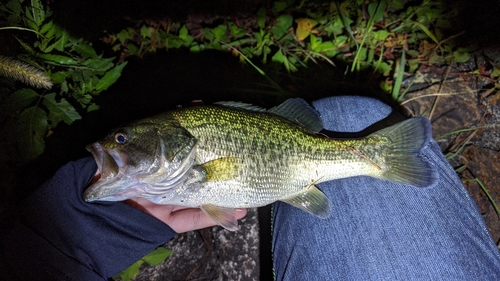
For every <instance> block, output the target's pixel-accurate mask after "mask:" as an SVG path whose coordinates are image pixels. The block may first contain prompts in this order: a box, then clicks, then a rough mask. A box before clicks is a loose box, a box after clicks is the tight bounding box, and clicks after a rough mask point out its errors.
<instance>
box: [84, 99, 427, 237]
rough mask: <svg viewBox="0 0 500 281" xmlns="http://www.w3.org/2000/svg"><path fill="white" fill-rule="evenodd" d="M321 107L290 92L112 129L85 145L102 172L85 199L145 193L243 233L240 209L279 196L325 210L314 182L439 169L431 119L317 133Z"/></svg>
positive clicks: (417, 177)
mask: <svg viewBox="0 0 500 281" xmlns="http://www.w3.org/2000/svg"><path fill="white" fill-rule="evenodd" d="M322 129H323V124H322V121H321V117H320V115H319V114H318V112H317V111H316V110H315V109H314V108H312V107H311V106H310V105H309V104H308V103H307V102H306V101H304V100H302V99H299V98H293V99H288V100H286V101H285V102H284V103H282V104H281V105H278V106H276V107H273V108H271V109H268V110H266V109H264V108H261V107H257V106H253V105H251V104H246V103H241V102H219V103H216V104H213V105H200V106H193V107H186V108H180V109H175V110H172V111H167V112H164V113H161V114H159V115H156V116H153V117H149V118H145V119H141V120H138V121H133V122H130V123H128V124H125V125H123V126H120V127H119V128H116V129H114V130H112V131H111V132H110V133H109V134H108V135H107V136H106V137H104V138H103V139H101V140H99V141H97V142H94V143H92V144H89V145H88V146H87V147H86V148H87V149H88V150H89V151H90V152H91V153H92V155H93V156H94V158H95V160H96V163H97V166H98V169H99V171H100V173H101V177H100V179H99V180H98V181H97V182H95V183H94V184H92V185H91V186H89V187H88V188H87V189H86V190H85V192H84V194H83V198H84V200H85V201H87V202H94V201H121V200H125V199H130V198H135V197H142V198H146V199H147V200H150V201H151V202H154V203H156V204H171V205H179V206H184V207H193V208H200V209H201V210H202V211H203V212H204V213H205V214H206V215H208V216H209V217H210V218H212V219H213V220H214V221H215V222H216V223H217V224H218V225H220V226H222V227H224V228H226V229H228V230H232V231H234V230H237V229H238V222H237V220H236V209H237V208H254V207H261V206H265V205H268V204H271V203H273V202H276V201H282V202H285V203H288V204H290V205H292V206H295V207H297V208H300V209H302V210H304V211H306V212H309V213H311V214H313V215H316V216H319V217H322V218H324V217H326V216H327V215H328V214H329V212H330V204H329V200H328V198H327V197H326V195H325V194H324V193H323V192H322V191H321V190H320V189H319V188H318V187H317V184H319V183H321V182H326V181H332V180H336V179H342V178H348V177H354V176H370V177H374V178H378V179H381V180H389V181H394V182H399V183H403V184H409V185H412V186H415V187H426V186H432V185H433V184H434V183H435V182H436V181H437V173H436V170H435V168H434V167H433V165H432V164H431V163H429V162H428V161H427V160H425V159H424V157H422V155H421V151H422V149H423V148H424V147H425V146H426V145H427V144H428V143H429V141H430V139H431V136H432V132H431V130H432V129H431V125H430V122H429V120H428V119H427V118H425V117H414V118H410V119H407V120H405V121H402V122H400V123H397V124H395V125H392V126H390V127H386V128H384V129H381V130H379V131H376V132H374V133H372V134H369V135H367V136H366V137H363V138H356V139H333V138H330V137H328V136H326V135H325V134H323V133H321V130H322Z"/></svg>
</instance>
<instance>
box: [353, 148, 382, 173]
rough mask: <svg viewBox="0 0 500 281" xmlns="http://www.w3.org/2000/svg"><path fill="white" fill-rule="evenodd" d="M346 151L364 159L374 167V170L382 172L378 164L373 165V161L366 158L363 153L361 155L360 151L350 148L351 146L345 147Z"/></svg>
mask: <svg viewBox="0 0 500 281" xmlns="http://www.w3.org/2000/svg"><path fill="white" fill-rule="evenodd" d="M346 148H347V150H348V151H349V152H351V153H353V154H355V155H357V156H359V157H361V158H363V159H365V160H366V161H368V162H370V164H372V165H373V166H375V168H377V169H378V170H380V171H382V167H380V165H379V164H377V163H375V161H373V160H372V159H370V157H368V155H366V154H365V153H363V152H362V151H360V150H358V149H356V148H354V147H352V146H346Z"/></svg>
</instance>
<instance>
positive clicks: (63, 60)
mask: <svg viewBox="0 0 500 281" xmlns="http://www.w3.org/2000/svg"><path fill="white" fill-rule="evenodd" d="M37 56H38V57H39V58H41V59H44V60H46V61H52V62H55V63H58V64H61V65H77V64H78V62H77V61H76V60H74V59H72V58H70V57H66V56H61V55H51V54H37Z"/></svg>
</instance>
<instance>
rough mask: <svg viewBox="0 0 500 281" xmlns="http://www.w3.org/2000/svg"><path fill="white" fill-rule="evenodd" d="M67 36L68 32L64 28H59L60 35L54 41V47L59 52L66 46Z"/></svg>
mask: <svg viewBox="0 0 500 281" xmlns="http://www.w3.org/2000/svg"><path fill="white" fill-rule="evenodd" d="M69 37H70V36H69V33H68V32H67V31H66V30H64V29H61V34H60V37H59V39H57V41H56V42H55V43H54V48H55V49H56V50H58V51H60V52H62V51H64V47H66V44H67V43H68V41H69Z"/></svg>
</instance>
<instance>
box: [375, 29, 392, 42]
mask: <svg viewBox="0 0 500 281" xmlns="http://www.w3.org/2000/svg"><path fill="white" fill-rule="evenodd" d="M389 34H390V33H389V31H387V30H385V29H381V30H378V31H374V32H373V39H375V40H376V41H384V40H385V39H386V38H387V37H388V36H389Z"/></svg>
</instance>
